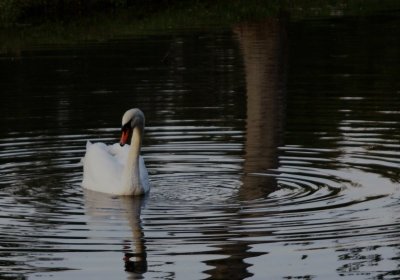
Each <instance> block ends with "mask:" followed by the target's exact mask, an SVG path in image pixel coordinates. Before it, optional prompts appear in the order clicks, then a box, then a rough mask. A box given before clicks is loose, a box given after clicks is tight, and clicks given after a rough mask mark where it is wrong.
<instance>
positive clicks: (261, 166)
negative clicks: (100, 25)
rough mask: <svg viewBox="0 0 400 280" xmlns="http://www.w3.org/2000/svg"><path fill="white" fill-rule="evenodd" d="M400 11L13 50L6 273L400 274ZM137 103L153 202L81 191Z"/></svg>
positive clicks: (4, 161)
mask: <svg viewBox="0 0 400 280" xmlns="http://www.w3.org/2000/svg"><path fill="white" fill-rule="evenodd" d="M399 23H400V21H399V18H398V17H386V18H381V17H361V18H336V19H332V20H310V21H301V22H289V21H284V20H277V19H268V20H265V21H264V22H258V23H247V24H241V25H237V26H234V27H232V29H229V30H220V29H204V30H180V31H179V30H177V31H171V32H169V33H167V34H160V35H151V36H141V37H135V38H120V39H116V40H112V41H107V42H92V43H87V42H86V43H81V44H75V45H72V46H71V45H68V46H64V45H48V46H40V45H39V46H34V47H32V48H30V49H27V50H23V51H21V52H19V53H18V54H3V55H2V56H1V57H0V88H1V96H2V102H1V105H0V106H1V110H0V114H1V115H0V127H1V130H0V135H1V138H0V147H1V149H0V155H1V158H0V177H1V181H0V206H1V209H2V211H1V214H0V275H1V278H2V279H27V278H29V279H36V278H46V279H48V278H53V279H72V278H73V277H75V278H79V279H91V278H96V279H155V278H157V279H242V278H249V279H266V278H268V279H282V278H284V279H293V278H295V279H338V278H340V277H342V278H347V279H383V278H384V279H396V278H398V277H399V271H400V268H399V266H400V262H399V259H400V242H399V236H400V216H399V213H400V206H399V205H400V204H399V201H400V194H399V189H400V184H399V181H400V173H399V171H400V160H399V156H400V132H399V131H400V110H399V108H400V85H399V79H398V77H399V74H400V73H399V67H398V62H399V51H398V46H399V38H398V36H395V34H396V31H397V30H398V28H399ZM131 107H140V108H141V109H142V110H143V111H144V112H145V114H146V118H147V128H146V133H145V139H144V147H143V155H144V157H145V160H146V164H147V167H148V170H149V172H150V178H151V181H152V184H153V187H152V191H151V193H150V195H149V196H148V197H146V198H135V199H133V198H119V197H111V196H107V195H101V194H97V193H93V192H87V191H86V192H85V191H83V190H82V188H81V186H80V182H81V180H82V166H81V164H80V158H81V157H82V156H83V154H84V151H85V142H86V140H88V139H89V140H92V141H102V142H106V143H114V142H116V141H117V140H118V137H119V129H120V128H119V125H120V118H121V116H122V113H123V112H124V111H125V110H126V109H128V108H131Z"/></svg>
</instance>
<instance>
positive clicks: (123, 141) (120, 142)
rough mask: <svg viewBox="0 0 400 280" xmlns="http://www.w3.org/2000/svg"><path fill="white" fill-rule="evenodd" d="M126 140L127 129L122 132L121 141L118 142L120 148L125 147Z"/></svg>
mask: <svg viewBox="0 0 400 280" xmlns="http://www.w3.org/2000/svg"><path fill="white" fill-rule="evenodd" d="M128 138H129V129H124V130H122V135H121V140H120V141H119V144H120V145H121V146H123V145H125V144H126V142H127V141H128Z"/></svg>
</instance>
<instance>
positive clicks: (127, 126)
mask: <svg viewBox="0 0 400 280" xmlns="http://www.w3.org/2000/svg"><path fill="white" fill-rule="evenodd" d="M130 129H131V125H130V123H129V122H128V123H126V124H124V125H123V126H122V129H121V130H122V131H129V130H130Z"/></svg>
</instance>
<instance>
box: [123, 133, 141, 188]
mask: <svg viewBox="0 0 400 280" xmlns="http://www.w3.org/2000/svg"><path fill="white" fill-rule="evenodd" d="M141 146H142V129H141V128H139V127H135V128H134V129H133V133H132V140H131V147H130V149H129V156H128V162H127V164H126V166H125V170H124V178H125V180H127V181H126V184H127V188H128V189H129V191H128V192H133V194H141V193H142V192H143V189H142V186H141V182H140V167H139V156H140V148H141Z"/></svg>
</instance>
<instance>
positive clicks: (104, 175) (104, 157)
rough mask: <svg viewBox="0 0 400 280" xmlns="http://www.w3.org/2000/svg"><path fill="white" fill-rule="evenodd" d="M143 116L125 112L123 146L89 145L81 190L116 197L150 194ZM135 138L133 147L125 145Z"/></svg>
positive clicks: (134, 112) (136, 110) (135, 112)
mask: <svg viewBox="0 0 400 280" xmlns="http://www.w3.org/2000/svg"><path fill="white" fill-rule="evenodd" d="M143 130H144V115H143V113H142V111H140V110H139V109H131V110H128V111H126V112H125V114H124V116H123V118H122V136H121V142H120V145H119V144H114V145H108V146H107V145H105V144H104V143H95V144H92V143H91V142H89V141H88V142H87V144H86V154H85V157H84V158H83V182H82V186H83V187H84V188H86V189H90V190H93V191H98V192H103V193H110V194H116V195H141V194H144V193H147V192H148V191H149V190H150V184H149V179H148V174H147V169H146V166H145V164H144V160H143V158H142V157H141V156H140V149H141V144H142V134H143ZM130 134H131V135H132V138H131V145H130V146H129V145H125V146H124V144H125V143H126V141H127V140H128V138H129V135H130Z"/></svg>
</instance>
